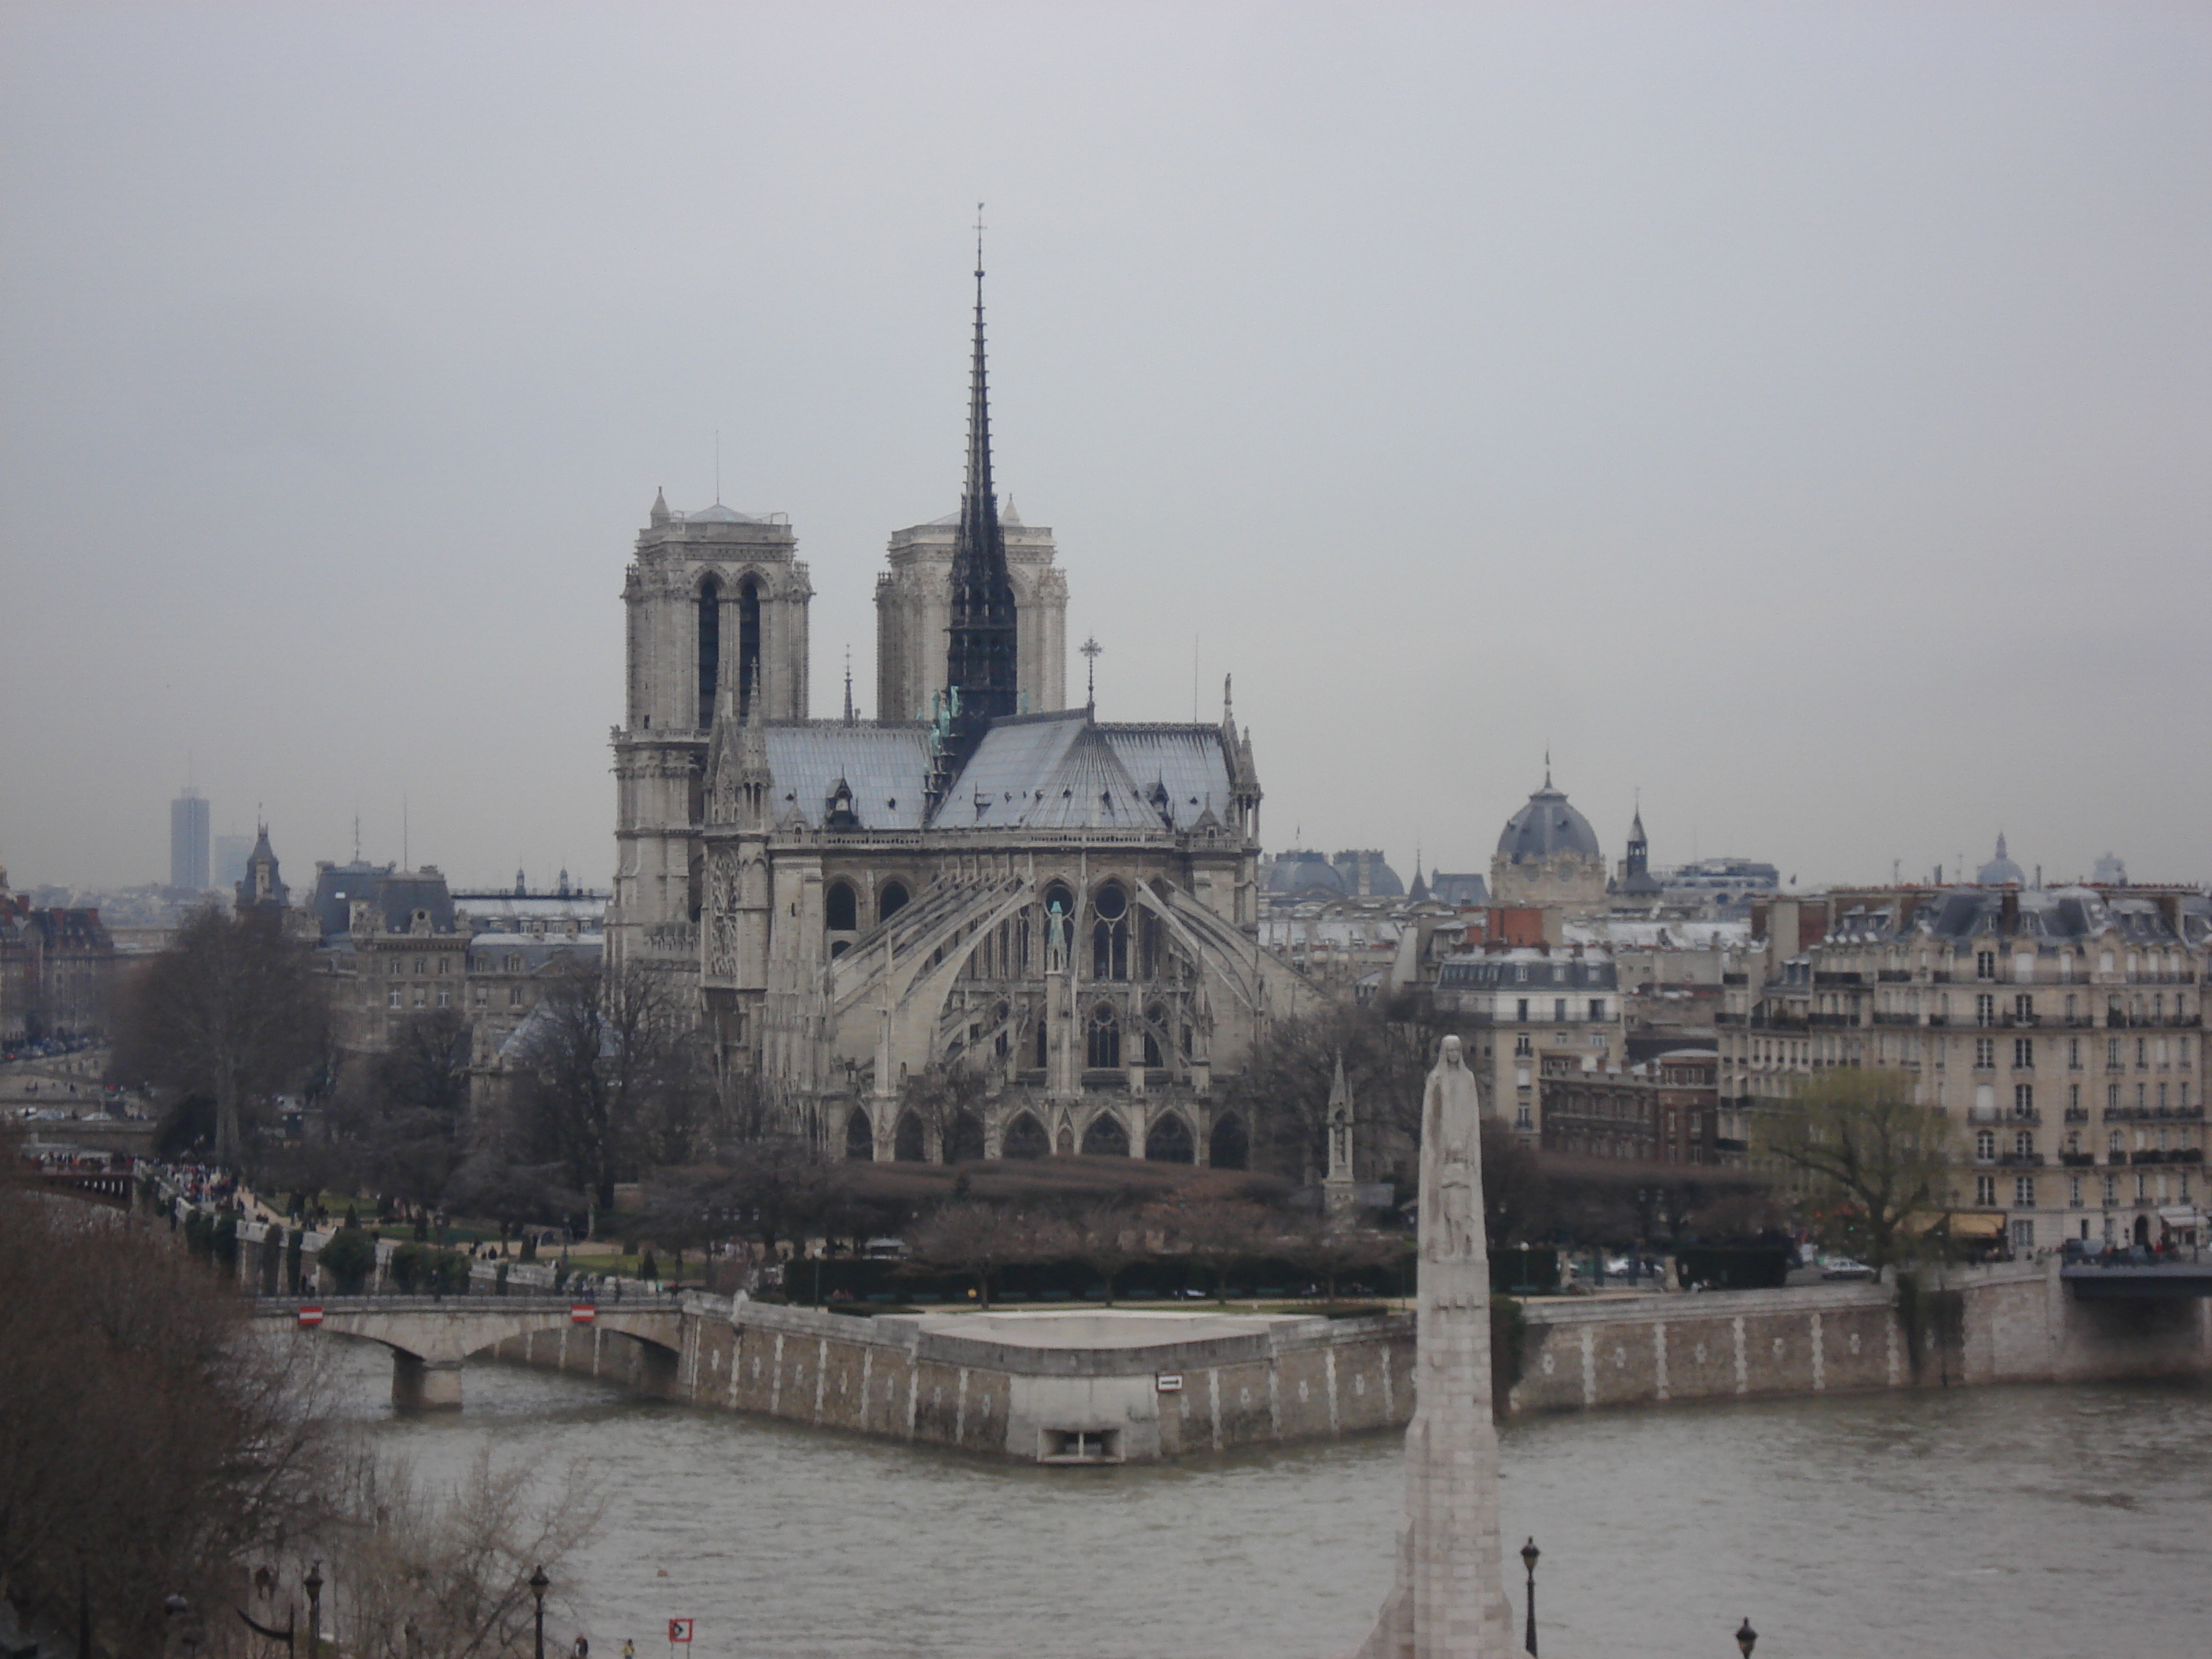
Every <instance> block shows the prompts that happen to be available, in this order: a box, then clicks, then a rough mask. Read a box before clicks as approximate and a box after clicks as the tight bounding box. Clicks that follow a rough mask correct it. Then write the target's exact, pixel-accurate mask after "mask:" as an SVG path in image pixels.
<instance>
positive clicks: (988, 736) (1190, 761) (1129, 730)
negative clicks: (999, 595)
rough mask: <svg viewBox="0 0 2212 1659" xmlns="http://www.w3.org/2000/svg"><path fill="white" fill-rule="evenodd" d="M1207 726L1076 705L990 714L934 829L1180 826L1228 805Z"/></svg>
mask: <svg viewBox="0 0 2212 1659" xmlns="http://www.w3.org/2000/svg"><path fill="white" fill-rule="evenodd" d="M1229 794H1230V784H1229V763H1228V757H1227V756H1226V755H1225V753H1224V752H1223V750H1222V745H1221V733H1220V731H1219V729H1218V728H1217V727H1214V726H1100V725H1097V724H1096V723H1095V722H1093V721H1092V720H1091V718H1090V717H1089V716H1088V714H1085V712H1084V711H1083V710H1081V709H1074V710H1069V711H1065V712H1062V713H1058V714H1024V715H1015V716H1012V718H1008V719H1004V720H996V721H994V722H993V724H992V726H991V729H990V730H989V731H988V732H986V733H985V734H984V737H983V741H982V742H981V744H979V745H977V747H976V750H975V755H974V756H973V757H971V758H970V759H969V762H968V764H967V765H966V766H965V767H963V769H961V773H960V775H959V776H958V777H957V779H955V780H954V781H953V784H952V787H951V789H950V790H949V791H947V792H946V794H945V800H944V802H943V804H942V805H939V808H938V810H937V815H936V817H933V819H932V820H931V826H932V827H933V828H935V829H975V828H989V829H1121V830H1148V831H1161V832H1164V831H1166V830H1169V829H1176V830H1182V829H1190V828H1192V827H1194V825H1195V824H1196V823H1197V822H1198V821H1199V820H1200V818H1202V817H1205V815H1206V813H1207V812H1208V811H1212V813H1213V814H1214V816H1215V817H1217V818H1218V817H1220V816H1221V814H1222V813H1223V812H1224V811H1226V810H1227V807H1228V805H1229Z"/></svg>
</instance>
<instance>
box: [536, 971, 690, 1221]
mask: <svg viewBox="0 0 2212 1659" xmlns="http://www.w3.org/2000/svg"><path fill="white" fill-rule="evenodd" d="M524 1029H525V1031H526V1038H525V1042H526V1065H527V1068H528V1075H527V1076H526V1079H525V1081H524V1083H523V1085H522V1088H521V1091H520V1118H521V1121H522V1122H523V1124H524V1126H525V1127H526V1132H527V1133H528V1137H529V1139H531V1140H532V1143H533V1144H534V1145H535V1146H536V1147H537V1149H538V1152H539V1154H540V1155H541V1156H544V1157H546V1158H551V1159H553V1160H555V1161H557V1162H558V1163H559V1164H562V1167H563V1168H564V1169H565V1170H567V1172H568V1178H569V1180H570V1182H572V1183H573V1184H574V1185H575V1186H577V1187H579V1188H582V1189H583V1190H584V1191H585V1192H586V1194H590V1195H591V1196H592V1199H593V1200H594V1201H595V1202H596V1203H597V1204H598V1205H599V1206H600V1207H601V1208H602V1209H605V1208H609V1207H611V1206H612V1205H613V1203H614V1197H615V1191H614V1189H615V1183H616V1182H618V1181H623V1180H628V1179H630V1178H632V1177H634V1176H635V1175H636V1173H637V1172H638V1170H640V1169H641V1168H642V1167H644V1166H646V1165H647V1164H684V1163H689V1162H690V1161H691V1159H692V1158H694V1157H695V1156H696V1155H697V1154H698V1153H699V1152H701V1151H702V1150H703V1149H702V1147H701V1146H699V1145H698V1140H699V1139H700V1137H701V1133H702V1127H703V1126H704V1124H705V1121H706V1119H707V1112H706V1106H707V1103H708V1100H709V1097H710V1095H711V1084H710V1083H709V1081H708V1077H707V1074H706V1071H705V1068H704V1066H703V1064H702V1060H703V1054H702V1048H701V1044H700V1042H699V1034H698V1029H697V1022H696V1018H695V1017H694V1012H693V1010H692V1009H691V1008H690V1006H688V1005H686V1004H685V1003H684V1002H683V1001H682V1000H679V998H678V996H677V995H676V994H675V992H674V989H673V987H671V983H670V981H669V979H668V976H667V975H662V974H658V973H654V972H652V971H651V970H649V969H635V968H633V969H600V968H597V967H592V968H579V969H574V971H572V972H571V973H569V974H568V975H567V976H566V977H565V978H564V979H563V980H562V981H561V982H560V983H559V984H558V985H557V986H556V987H554V988H553V989H552V990H551V991H550V992H548V993H547V994H546V995H545V997H544V1000H542V1001H541V1002H540V1003H539V1004H538V1010H537V1012H536V1013H535V1014H534V1015H533V1016H532V1019H531V1021H530V1023H529V1024H527V1025H526V1027H525V1028H524Z"/></svg>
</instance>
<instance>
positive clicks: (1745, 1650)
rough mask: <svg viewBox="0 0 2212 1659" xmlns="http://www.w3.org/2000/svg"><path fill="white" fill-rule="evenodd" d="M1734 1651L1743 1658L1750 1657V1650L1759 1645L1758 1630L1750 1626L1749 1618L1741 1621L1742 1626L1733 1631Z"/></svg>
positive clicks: (1747, 1658)
mask: <svg viewBox="0 0 2212 1659" xmlns="http://www.w3.org/2000/svg"><path fill="white" fill-rule="evenodd" d="M1735 1645H1736V1651H1737V1652H1739V1653H1741V1654H1742V1655H1743V1659H1751V1650H1753V1648H1755V1647H1757V1646H1758V1645H1759V1632H1757V1631H1755V1630H1753V1628H1752V1627H1751V1620H1748V1619H1747V1620H1744V1621H1743V1628H1742V1629H1741V1630H1739V1631H1737V1632H1736V1633H1735Z"/></svg>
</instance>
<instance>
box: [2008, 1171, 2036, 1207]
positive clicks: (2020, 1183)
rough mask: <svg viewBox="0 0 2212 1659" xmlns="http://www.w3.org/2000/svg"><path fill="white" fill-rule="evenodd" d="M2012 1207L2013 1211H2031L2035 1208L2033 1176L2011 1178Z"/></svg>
mask: <svg viewBox="0 0 2212 1659" xmlns="http://www.w3.org/2000/svg"><path fill="white" fill-rule="evenodd" d="M2012 1206H2013V1208H2015V1210H2032V1209H2033V1208H2034V1207H2035V1177H2034V1176H2014V1177H2013V1178H2012Z"/></svg>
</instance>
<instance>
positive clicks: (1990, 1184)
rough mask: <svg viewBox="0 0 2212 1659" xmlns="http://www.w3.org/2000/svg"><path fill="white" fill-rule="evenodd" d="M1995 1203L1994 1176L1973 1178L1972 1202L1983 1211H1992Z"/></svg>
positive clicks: (1995, 1187)
mask: <svg viewBox="0 0 2212 1659" xmlns="http://www.w3.org/2000/svg"><path fill="white" fill-rule="evenodd" d="M1996 1201H1997V1178H1996V1176H1975V1177H1974V1202H1975V1203H1977V1204H1978V1205H1980V1206H1982V1207H1983V1208H1984V1209H1994V1208H1996Z"/></svg>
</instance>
